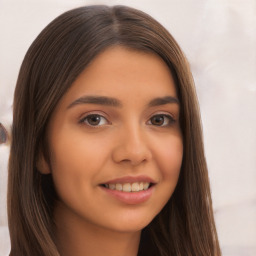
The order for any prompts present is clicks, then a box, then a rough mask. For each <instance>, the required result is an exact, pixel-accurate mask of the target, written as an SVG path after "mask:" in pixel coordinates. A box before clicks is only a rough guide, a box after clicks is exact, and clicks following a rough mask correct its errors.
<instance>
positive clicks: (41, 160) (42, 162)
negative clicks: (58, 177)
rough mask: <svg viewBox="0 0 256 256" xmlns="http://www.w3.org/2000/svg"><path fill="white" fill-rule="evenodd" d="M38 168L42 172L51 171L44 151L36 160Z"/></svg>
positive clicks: (48, 172)
mask: <svg viewBox="0 0 256 256" xmlns="http://www.w3.org/2000/svg"><path fill="white" fill-rule="evenodd" d="M36 168H37V170H38V171H39V172H40V173H41V174H50V173H51V169H50V165H49V164H48V162H47V161H46V159H45V156H44V154H43V153H42V152H41V153H40V154H39V157H38V159H37V161H36Z"/></svg>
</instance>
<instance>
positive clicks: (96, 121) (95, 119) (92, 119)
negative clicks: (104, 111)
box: [88, 115, 100, 125]
mask: <svg viewBox="0 0 256 256" xmlns="http://www.w3.org/2000/svg"><path fill="white" fill-rule="evenodd" d="M88 122H89V123H90V124H91V125H97V124H99V123H100V117H99V116H96V115H94V116H90V117H89V120H88Z"/></svg>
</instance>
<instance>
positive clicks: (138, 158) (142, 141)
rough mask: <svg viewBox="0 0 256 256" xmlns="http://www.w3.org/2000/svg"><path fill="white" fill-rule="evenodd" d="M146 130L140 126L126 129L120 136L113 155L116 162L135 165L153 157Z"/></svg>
mask: <svg viewBox="0 0 256 256" xmlns="http://www.w3.org/2000/svg"><path fill="white" fill-rule="evenodd" d="M146 137H147V136H146V134H145V132H143V131H142V129H140V128H139V127H131V128H129V129H124V130H123V131H122V132H121V135H120V136H118V137H117V138H116V139H117V144H116V147H115V148H114V150H113V153H112V157H113V160H114V161H115V162H116V163H122V162H126V163H130V164H131V165H133V166H136V165H139V164H141V163H143V162H147V161H149V160H150V159H151V158H152V152H151V150H150V147H149V145H148V140H147V138H146Z"/></svg>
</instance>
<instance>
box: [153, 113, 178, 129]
mask: <svg viewBox="0 0 256 256" xmlns="http://www.w3.org/2000/svg"><path fill="white" fill-rule="evenodd" d="M174 122H175V120H174V118H173V117H172V116H170V115H164V114H158V115H154V116H152V117H151V118H150V120H149V123H150V124H151V125H155V126H169V125H171V124H172V123H174Z"/></svg>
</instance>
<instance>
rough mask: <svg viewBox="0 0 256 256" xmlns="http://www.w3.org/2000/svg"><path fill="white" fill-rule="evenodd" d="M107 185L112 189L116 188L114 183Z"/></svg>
mask: <svg viewBox="0 0 256 256" xmlns="http://www.w3.org/2000/svg"><path fill="white" fill-rule="evenodd" d="M108 186H109V188H110V189H112V190H114V189H116V184H108Z"/></svg>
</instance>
